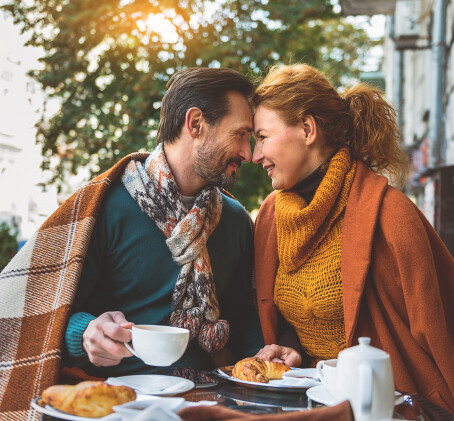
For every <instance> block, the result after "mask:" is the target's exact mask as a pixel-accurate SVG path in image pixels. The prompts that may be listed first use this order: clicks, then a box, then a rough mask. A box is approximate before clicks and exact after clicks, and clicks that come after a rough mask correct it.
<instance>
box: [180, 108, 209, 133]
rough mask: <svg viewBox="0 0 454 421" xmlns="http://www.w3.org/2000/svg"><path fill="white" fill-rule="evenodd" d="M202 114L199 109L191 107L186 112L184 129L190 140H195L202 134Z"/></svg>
mask: <svg viewBox="0 0 454 421" xmlns="http://www.w3.org/2000/svg"><path fill="white" fill-rule="evenodd" d="M203 122H204V119H203V114H202V111H201V110H200V109H199V108H196V107H193V108H189V110H188V111H186V120H185V125H184V127H185V129H186V131H187V132H188V134H189V135H190V136H191V137H192V138H197V137H199V136H200V133H201V132H202V126H203Z"/></svg>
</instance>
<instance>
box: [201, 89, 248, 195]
mask: <svg viewBox="0 0 454 421" xmlns="http://www.w3.org/2000/svg"><path fill="white" fill-rule="evenodd" d="M228 98H229V113H228V114H227V115H226V116H225V117H224V118H222V119H221V121H220V122H219V123H218V124H217V125H216V126H215V127H209V130H208V133H207V135H206V137H205V139H204V141H203V143H202V144H201V145H200V146H198V148H197V150H196V155H195V160H194V172H195V173H196V174H197V175H198V176H199V177H201V178H202V179H203V180H205V181H206V183H207V184H209V185H214V186H217V187H220V188H224V189H227V190H228V189H230V188H231V187H233V185H234V184H235V177H236V170H237V169H238V168H240V167H241V163H242V162H243V161H245V162H248V161H250V160H251V147H250V144H249V137H250V136H251V134H252V131H253V116H252V110H251V107H250V105H249V102H248V101H247V99H246V97H245V96H243V95H242V94H240V93H238V92H230V93H229V94H228Z"/></svg>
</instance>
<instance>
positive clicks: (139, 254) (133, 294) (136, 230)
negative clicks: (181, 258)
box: [63, 181, 263, 377]
mask: <svg viewBox="0 0 454 421" xmlns="http://www.w3.org/2000/svg"><path fill="white" fill-rule="evenodd" d="M165 240H166V238H165V236H164V234H163V233H162V232H161V231H160V229H159V228H158V227H157V226H156V225H155V223H154V222H153V221H151V220H150V219H149V218H148V217H147V216H146V215H145V214H144V213H142V211H141V210H140V208H139V207H138V205H137V204H136V203H135V202H134V200H133V199H132V197H131V196H130V195H129V193H128V192H127V191H126V189H125V187H124V186H123V184H121V182H120V181H116V182H115V183H114V184H113V185H112V187H111V188H110V189H109V191H108V192H107V195H106V197H105V199H104V202H103V204H102V206H101V209H100V212H99V216H98V218H97V220H96V224H95V227H94V231H93V234H92V237H91V240H90V244H89V247H88V252H87V257H86V259H85V263H84V267H83V270H82V274H81V278H80V282H79V286H78V290H77V293H76V296H75V299H74V304H73V315H72V316H71V318H70V320H69V323H68V327H67V329H66V335H65V345H66V352H65V356H64V361H63V364H65V365H68V366H79V367H81V368H83V369H84V370H85V371H86V372H87V373H89V374H91V375H95V376H100V377H108V376H121V375H125V374H132V373H151V372H153V371H155V369H156V367H150V366H147V365H145V364H144V363H143V362H142V361H141V360H139V359H138V358H136V357H130V358H124V359H123V360H122V361H121V363H120V364H119V365H117V366H112V367H95V366H94V365H92V364H91V363H90V362H89V361H88V356H87V354H86V353H85V351H84V349H83V347H82V335H83V333H84V331H85V329H86V327H87V325H88V323H89V322H90V321H91V320H93V319H94V318H96V317H97V316H99V315H100V314H102V313H104V312H106V311H114V310H116V311H121V312H123V313H124V315H125V317H126V319H127V320H128V321H130V322H133V323H135V324H162V325H166V324H168V322H169V317H170V314H171V312H172V305H171V297H172V292H173V287H174V285H175V282H176V279H177V276H178V273H179V272H180V266H178V265H177V264H176V263H175V262H174V261H173V259H172V255H171V253H170V251H169V249H168V248H167V245H166V244H165ZM207 247H208V252H209V255H210V259H211V267H212V271H213V276H214V280H215V284H216V292H217V296H218V300H219V305H220V311H221V318H222V319H226V320H228V321H229V322H230V326H231V333H230V340H229V343H228V345H227V346H228V348H229V349H230V350H231V351H232V352H233V354H234V357H235V359H239V358H243V357H245V356H250V355H254V354H255V353H256V352H257V350H258V349H259V348H260V347H261V346H263V338H262V334H261V329H260V323H259V319H258V315H257V312H256V310H255V307H254V305H253V300H252V290H251V271H252V265H253V237H252V227H251V222H250V218H249V216H248V214H247V213H246V211H245V210H244V209H243V207H242V206H241V205H240V204H239V203H238V202H236V201H235V200H233V199H231V198H229V197H227V196H225V195H223V207H222V214H221V219H220V221H219V224H218V226H217V227H216V229H215V230H214V232H213V233H212V235H211V236H210V238H209V239H208V242H207ZM213 364H214V363H213V360H212V358H211V356H210V355H209V354H207V353H206V352H205V351H203V350H202V348H200V346H199V345H198V343H197V341H191V342H190V343H189V345H188V348H187V350H186V352H185V354H184V355H183V357H182V358H181V359H180V360H179V361H177V362H176V363H175V364H174V365H173V366H172V367H193V368H197V369H211V368H213Z"/></svg>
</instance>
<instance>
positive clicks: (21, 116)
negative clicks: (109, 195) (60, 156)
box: [0, 10, 58, 243]
mask: <svg viewBox="0 0 454 421" xmlns="http://www.w3.org/2000/svg"><path fill="white" fill-rule="evenodd" d="M0 40H1V42H0V198H1V199H0V202H1V204H0V223H1V222H6V223H7V224H8V225H9V226H10V227H12V228H13V229H14V228H15V229H16V230H17V233H18V240H19V242H20V243H21V242H23V241H25V240H27V239H28V238H30V237H31V235H32V234H33V233H34V232H35V231H36V229H37V228H38V227H39V226H40V225H41V224H42V223H43V222H44V221H45V219H46V218H47V217H48V216H49V215H50V214H51V213H52V212H53V211H54V210H55V209H56V208H57V206H58V204H57V193H56V189H55V187H52V186H49V187H47V191H46V192H43V190H42V188H41V187H40V186H39V183H40V182H42V181H44V177H43V173H42V171H41V170H40V163H41V159H42V157H41V153H40V147H39V146H38V145H36V144H35V137H36V129H35V127H34V125H35V123H36V122H37V120H38V118H39V117H40V114H39V113H38V110H40V109H41V108H42V106H43V102H44V94H43V92H41V91H40V89H39V86H38V84H37V83H36V82H34V81H33V79H31V78H30V77H28V76H27V72H28V71H29V70H31V69H32V68H35V67H36V66H37V57H38V52H36V51H34V50H33V49H31V48H27V47H24V41H25V40H24V38H23V37H22V36H21V34H20V32H19V28H18V26H17V25H14V24H13V18H12V17H11V16H8V15H7V14H6V13H5V12H3V11H1V10H0Z"/></svg>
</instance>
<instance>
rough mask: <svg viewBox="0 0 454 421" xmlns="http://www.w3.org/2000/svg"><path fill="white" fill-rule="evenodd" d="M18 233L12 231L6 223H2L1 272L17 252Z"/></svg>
mask: <svg viewBox="0 0 454 421" xmlns="http://www.w3.org/2000/svg"><path fill="white" fill-rule="evenodd" d="M17 247H18V243H17V231H16V230H11V228H10V226H9V225H8V224H7V223H6V222H2V223H0V271H1V270H3V268H4V267H5V266H6V265H7V264H8V263H9V261H10V260H11V259H12V258H13V256H14V255H15V254H16V252H17Z"/></svg>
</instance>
